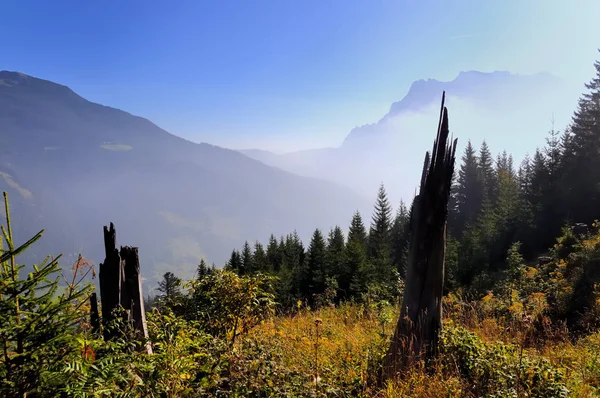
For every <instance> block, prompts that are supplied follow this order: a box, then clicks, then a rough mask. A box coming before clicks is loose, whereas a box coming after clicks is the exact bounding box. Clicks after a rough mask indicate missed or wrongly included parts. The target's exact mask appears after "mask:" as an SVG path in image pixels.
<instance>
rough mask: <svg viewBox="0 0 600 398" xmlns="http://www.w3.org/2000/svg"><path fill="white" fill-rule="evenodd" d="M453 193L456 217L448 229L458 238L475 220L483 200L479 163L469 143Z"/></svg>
mask: <svg viewBox="0 0 600 398" xmlns="http://www.w3.org/2000/svg"><path fill="white" fill-rule="evenodd" d="M455 192H456V193H455V194H454V195H453V196H454V197H455V202H456V207H455V211H456V215H455V216H454V217H452V218H451V220H452V219H453V220H454V221H453V222H452V224H451V225H450V227H451V228H450V229H451V230H452V231H453V232H454V234H455V235H456V236H458V237H460V236H461V235H462V234H463V232H464V230H465V228H466V227H467V225H468V224H469V223H472V222H474V220H475V219H476V218H477V215H478V214H479V210H480V209H481V202H482V200H483V197H482V196H483V187H482V185H481V177H480V173H479V163H478V159H477V155H476V153H475V149H474V148H473V145H471V141H469V142H468V143H467V147H466V148H465V153H464V154H463V157H462V164H461V166H460V170H459V171H458V179H457V184H456V189H455Z"/></svg>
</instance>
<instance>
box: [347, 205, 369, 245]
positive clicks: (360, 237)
mask: <svg viewBox="0 0 600 398" xmlns="http://www.w3.org/2000/svg"><path fill="white" fill-rule="evenodd" d="M350 242H356V243H358V244H360V245H363V246H364V248H365V250H366V247H367V230H366V229H365V224H364V223H363V220H362V217H361V215H360V213H359V212H358V211H357V212H355V213H354V215H353V216H352V221H351V222H350V230H349V231H348V243H350Z"/></svg>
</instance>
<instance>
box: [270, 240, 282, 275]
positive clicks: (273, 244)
mask: <svg viewBox="0 0 600 398" xmlns="http://www.w3.org/2000/svg"><path fill="white" fill-rule="evenodd" d="M282 261H283V253H282V252H281V250H280V248H279V242H277V238H275V235H273V234H271V236H270V237H269V244H268V245H267V264H268V265H269V269H270V270H271V271H273V272H275V273H276V272H278V271H279V269H280V268H281V263H282Z"/></svg>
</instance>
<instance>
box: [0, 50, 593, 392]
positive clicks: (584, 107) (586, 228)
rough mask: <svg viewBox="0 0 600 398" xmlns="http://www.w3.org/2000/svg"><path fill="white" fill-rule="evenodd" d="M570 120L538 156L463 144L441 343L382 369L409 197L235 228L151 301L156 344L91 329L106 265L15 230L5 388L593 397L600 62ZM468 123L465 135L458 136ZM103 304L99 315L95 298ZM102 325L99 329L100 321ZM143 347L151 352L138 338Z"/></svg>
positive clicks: (1, 332) (6, 250) (6, 311)
mask: <svg viewBox="0 0 600 398" xmlns="http://www.w3.org/2000/svg"><path fill="white" fill-rule="evenodd" d="M595 68H596V71H597V73H596V76H595V78H594V79H592V80H591V81H590V82H589V83H588V84H587V85H586V89H587V90H586V92H585V93H584V94H582V96H581V98H580V101H579V104H578V105H577V110H576V112H575V113H574V115H573V118H572V122H571V124H570V125H569V126H568V127H567V128H566V129H565V130H564V131H556V130H554V129H552V130H551V131H550V132H549V134H548V137H547V139H546V142H543V143H540V147H539V148H537V149H535V151H534V152H533V155H532V156H527V157H526V158H525V159H524V160H523V161H522V162H521V163H520V164H518V165H515V164H514V162H513V158H512V156H511V155H510V154H508V153H506V152H502V153H500V154H496V155H495V156H494V154H492V153H491V151H490V149H489V148H488V146H487V144H486V143H485V142H482V143H471V142H468V144H467V145H466V149H465V150H464V153H463V154H462V155H461V157H460V159H457V160H458V162H457V165H456V167H455V169H456V171H455V173H454V178H453V181H452V189H451V195H450V201H449V205H448V207H449V211H448V218H447V240H446V258H445V278H444V279H445V281H444V297H443V330H442V332H441V334H440V336H439V352H438V353H437V355H435V357H434V358H423V360H421V361H419V362H418V364H416V365H415V366H411V367H408V368H406V369H404V370H403V371H402V372H401V373H399V374H398V375H396V377H394V378H393V379H391V380H386V381H385V382H382V381H381V380H380V378H379V376H378V375H379V374H380V372H381V368H382V366H383V361H384V358H385V356H386V352H387V350H388V347H389V342H390V337H391V335H392V334H393V332H394V325H395V324H396V322H397V321H398V317H399V314H400V306H401V298H402V294H403V291H404V290H405V281H406V273H407V266H408V258H409V256H410V253H409V248H410V240H411V232H412V231H411V227H410V225H411V222H410V221H411V214H412V212H413V204H406V203H400V204H399V205H398V206H397V207H396V208H395V209H394V207H395V206H393V205H392V204H391V203H389V201H388V198H387V195H386V191H385V187H384V186H383V185H382V186H381V187H380V189H379V192H378V194H377V200H376V203H375V205H374V209H373V214H372V216H371V218H370V219H366V217H364V216H363V215H361V214H360V213H358V212H356V213H355V214H353V215H352V214H349V217H348V219H349V226H348V227H347V228H346V229H344V228H343V227H341V226H333V227H332V228H331V230H329V231H321V230H319V229H316V230H315V231H314V233H313V235H312V238H311V240H310V242H308V244H305V243H303V242H302V241H301V240H300V238H299V237H298V234H296V233H295V232H294V231H290V233H289V234H288V235H287V236H282V237H276V236H274V235H271V236H270V237H269V239H268V240H267V241H265V242H264V243H260V242H254V243H249V242H243V243H242V242H241V245H240V247H239V248H236V249H234V250H233V251H232V253H231V257H230V260H229V261H228V262H227V263H226V264H225V265H224V266H223V267H217V266H215V265H214V264H211V265H209V264H207V263H206V262H205V261H204V260H200V261H199V265H198V268H197V272H196V277H195V278H194V279H193V280H189V281H184V280H181V279H180V278H179V277H177V275H174V274H173V273H171V272H167V273H166V274H165V275H164V277H163V280H162V281H161V282H160V284H159V286H158V291H159V294H158V295H156V296H155V297H150V296H148V297H147V299H146V300H145V307H146V318H147V328H148V341H142V340H143V339H140V337H139V335H138V334H136V332H135V330H133V328H132V325H131V324H129V323H128V322H126V321H123V319H124V318H123V317H119V316H116V317H114V322H112V323H111V325H110V326H109V328H110V329H111V330H113V331H114V333H113V334H112V335H113V336H116V337H114V338H105V337H106V333H104V334H103V333H100V332H99V330H98V319H96V318H95V316H94V313H95V311H94V310H93V309H92V308H91V305H90V296H91V294H92V292H93V290H94V287H93V280H94V278H96V273H97V269H96V267H95V266H94V265H92V264H91V263H90V262H88V261H87V260H85V258H84V257H82V256H80V257H79V259H78V261H77V262H76V263H75V264H74V265H73V267H72V269H66V268H68V267H66V268H65V267H62V268H61V267H60V266H59V260H60V258H59V257H57V258H53V257H48V258H47V260H46V261H45V262H44V263H42V264H39V265H35V266H34V268H33V271H32V272H30V273H28V274H27V275H25V274H24V273H23V272H19V271H20V270H22V269H24V267H25V265H20V264H19V263H18V262H17V258H18V255H19V254H20V253H22V252H23V251H25V250H31V248H30V247H31V246H32V245H35V243H36V241H37V240H39V239H42V232H40V233H39V234H37V235H35V236H34V237H33V238H32V239H30V240H29V241H27V242H25V243H22V242H13V238H12V228H13V226H12V224H13V223H15V224H18V223H19V220H11V218H10V208H9V204H8V198H7V196H6V194H5V206H6V207H5V213H6V222H5V225H4V226H2V234H3V239H2V247H1V249H2V254H1V258H0V262H1V263H2V267H1V268H0V282H1V283H0V306H1V307H0V341H1V344H2V349H1V350H0V351H1V354H0V376H1V377H0V395H1V396H3V397H63V396H69V397H70V396H72V397H102V396H107V397H108V396H110V397H113V396H114V397H117V396H119V397H129V396H131V397H186V396H189V397H203V396H206V397H236V396H256V397H265V396H284V397H300V396H331V397H351V396H352V397H355V396H364V397H483V396H485V397H568V396H569V397H571V396H572V397H592V396H598V395H600V330H599V328H600V223H599V222H598V221H597V220H598V219H600V62H596V64H595ZM455 134H456V135H458V136H459V137H460V132H456V133H455ZM100 314H102V311H101V310H100ZM104 327H106V326H104ZM147 343H149V344H150V346H151V347H152V353H150V354H149V353H148V352H146V351H144V350H141V349H140V347H142V346H144V345H145V344H147Z"/></svg>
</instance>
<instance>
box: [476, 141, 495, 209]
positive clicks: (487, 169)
mask: <svg viewBox="0 0 600 398" xmlns="http://www.w3.org/2000/svg"><path fill="white" fill-rule="evenodd" d="M479 175H480V178H481V185H482V189H483V200H484V201H485V200H488V201H489V202H490V203H492V204H493V203H494V202H495V201H496V188H497V185H496V184H497V181H496V173H495V170H494V160H493V158H492V153H491V152H490V148H489V147H488V145H487V143H486V142H485V140H484V141H483V143H482V144H481V148H480V150H479Z"/></svg>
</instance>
